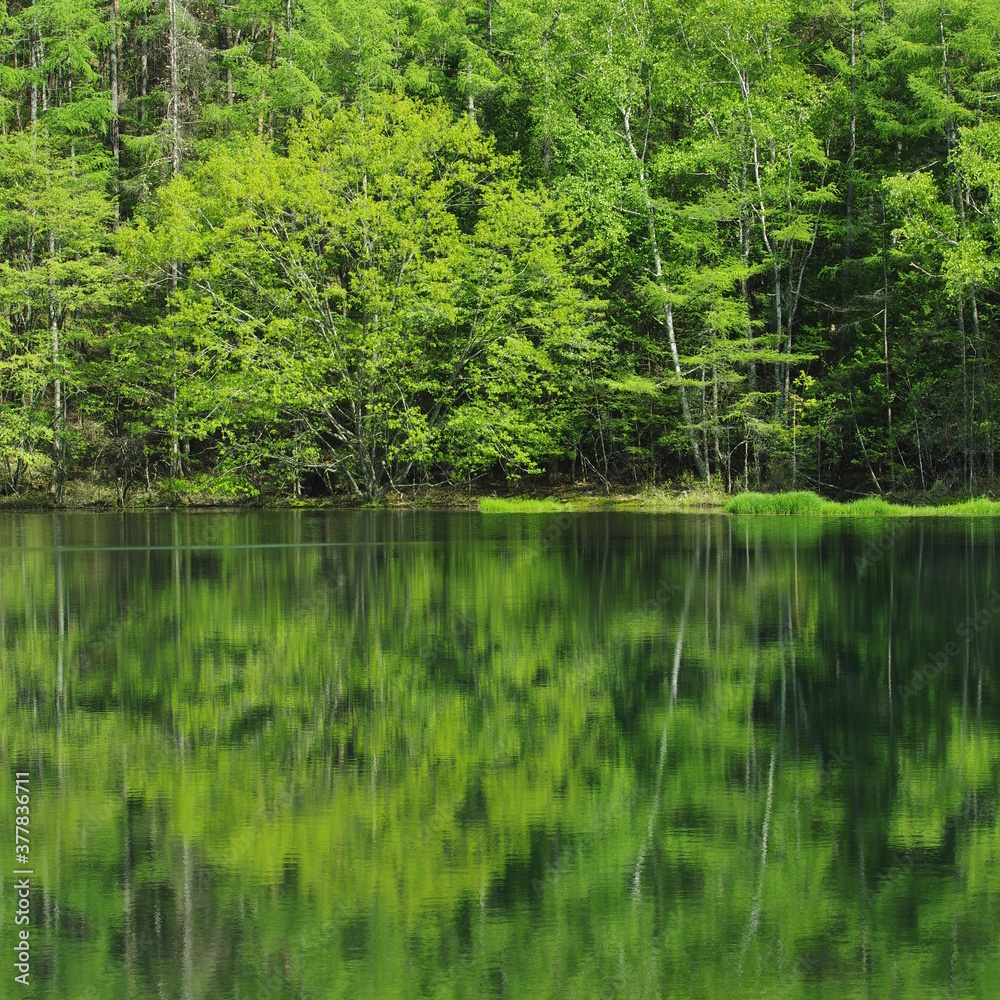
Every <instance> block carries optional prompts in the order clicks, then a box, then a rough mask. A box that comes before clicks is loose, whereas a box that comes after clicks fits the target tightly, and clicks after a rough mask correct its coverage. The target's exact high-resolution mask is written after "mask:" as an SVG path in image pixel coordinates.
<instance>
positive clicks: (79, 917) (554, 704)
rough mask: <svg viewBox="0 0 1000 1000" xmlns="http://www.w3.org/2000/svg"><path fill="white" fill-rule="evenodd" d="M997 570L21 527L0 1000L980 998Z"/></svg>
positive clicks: (994, 907)
mask: <svg viewBox="0 0 1000 1000" xmlns="http://www.w3.org/2000/svg"><path fill="white" fill-rule="evenodd" d="M997 541H998V532H997V526H996V524H995V523H994V522H993V521H991V520H989V519H980V520H974V519H973V520H958V519H920V520H918V521H891V520H875V519H867V520H864V519H855V520H847V519H839V518H791V517H789V518H747V517H742V518H741V517H731V516H724V515H697V514H671V515H658V514H648V513H624V512H614V513H578V514H564V515H559V514H555V515H544V514H536V515H515V514H502V515H501V514H497V515H483V514H479V513H470V512H447V513H441V512H433V513H431V512H366V511H365V512H342V511H337V512H331V511H322V512H317V511H281V512H262V513H219V512H210V513H201V512H192V513H149V514H144V513H137V514H125V515H115V514H89V513H66V514H56V515H46V514H5V515H3V517H2V519H0V631H2V643H0V655H2V669H0V699H2V704H3V719H4V726H3V735H2V739H0V760H2V764H3V781H2V782H0V823H2V824H3V827H4V829H5V830H6V831H7V833H6V834H5V835H4V837H3V838H2V842H3V844H4V845H5V846H4V848H3V850H4V858H3V869H4V872H3V875H2V889H0V938H2V941H3V953H4V955H5V958H4V961H3V963H2V964H3V968H2V969H0V982H2V984H3V987H2V989H0V995H2V996H8V995H9V996H15V995H16V996H26V997H46V998H50V997H51V998H59V1000H77V998H84V997H88V998H89V997H93V998H100V1000H103V998H111V997H115V998H118V997H122V998H137V997H138V998H147V997H148V998H178V1000H192V998H203V997H204V998H225V1000H228V998H234V1000H236V998H246V1000H251V998H252V1000H271V998H275V1000H276V998H286V997H287V998H289V1000H292V998H309V1000H312V998H328V997H345V998H346V997H351V998H359V997H360V998H369V997H370V998H376V997H377V998H395V997H399V998H415V997H454V998H475V997H517V998H540V997H553V998H555V997H560V998H562V997H579V998H601V1000H605V998H606V1000H610V998H616V997H623V998H624V997H628V998H646V997H648V998H655V997H683V998H697V997H711V998H716V997H718V998H725V1000H733V998H739V997H744V996H746V997H750V996H754V997H776V998H777V997H782V998H795V997H803V998H805V997H809V998H815V997H822V998H825V997H830V998H838V1000H840V998H843V997H873V998H888V997H902V998H911V997H914V998H916V997H921V998H922V997H977V998H978V997H983V998H986V997H994V996H996V995H997V992H996V991H997V986H996V984H997V983H998V982H1000V919H998V913H1000V863H998V861H1000V825H998V814H997V803H998V791H1000V726H998V723H1000V697H998V696H1000V691H998V683H997V682H998V670H997V653H998V641H997V637H998V634H1000V628H998V625H1000V619H998V618H997V616H998V614H1000V591H998V587H1000V581H998V578H997ZM19 773H20V774H25V775H28V779H27V784H26V785H22V786H21V789H22V790H23V789H25V788H27V789H28V791H27V792H24V793H23V794H26V795H28V796H29V798H30V809H29V810H28V816H29V818H30V825H28V826H27V827H26V829H27V836H28V837H29V839H30V844H29V846H30V855H28V854H27V853H25V854H22V855H18V858H17V859H15V856H14V845H13V834H12V832H11V831H13V830H14V828H15V808H16V799H15V793H16V791H18V789H17V787H16V785H15V775H16V774H19ZM7 845H11V846H9V847H8V846H7ZM15 860H17V861H18V863H17V864H16V863H15ZM25 861H26V862H27V864H26V865H25V866H24V867H25V870H31V871H32V875H31V876H30V877H29V879H28V882H29V884H30V921H29V923H28V924H27V925H26V926H27V928H28V929H29V931H30V961H29V964H30V980H29V986H28V987H27V988H24V987H23V986H20V985H17V984H15V983H14V982H13V978H14V976H15V974H16V969H15V967H14V966H15V962H16V961H17V956H16V955H15V952H14V941H15V932H16V930H18V929H20V927H19V926H18V925H15V916H16V914H17V913H18V912H19V911H18V906H19V899H20V896H19V894H18V891H17V889H16V881H15V876H13V875H12V874H11V872H13V871H14V870H15V869H17V868H18V867H19V865H20V863H21V862H25ZM991 984H992V985H991Z"/></svg>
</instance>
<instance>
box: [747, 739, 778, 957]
mask: <svg viewBox="0 0 1000 1000" xmlns="http://www.w3.org/2000/svg"><path fill="white" fill-rule="evenodd" d="M773 801H774V751H773V750H772V751H771V767H770V770H769V771H768V775H767V805H766V807H765V809H764V825H763V827H762V828H761V838H760V839H761V846H760V875H759V876H758V878H757V891H756V892H755V893H754V897H753V905H752V906H751V908H750V919H749V921H748V922H747V929H746V931H745V932H744V934H743V947H742V948H741V950H740V965H739V968H740V975H742V974H743V959H744V958H745V957H746V951H747V948H748V947H749V946H750V942H751V941H752V940H753V938H754V937H755V936H756V934H757V928H758V927H760V908H761V897H762V894H763V891H764V870H765V869H766V867H767V837H768V833H769V831H770V828H771V805H772V803H773Z"/></svg>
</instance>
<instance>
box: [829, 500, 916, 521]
mask: <svg viewBox="0 0 1000 1000" xmlns="http://www.w3.org/2000/svg"><path fill="white" fill-rule="evenodd" d="M831 503H833V504H834V506H835V507H838V508H839V510H838V511H837V512H836V513H840V514H843V515H844V516H845V517H910V516H912V515H913V514H915V513H916V511H917V508H916V507H907V506H905V505H904V504H898V503H889V501H888V500H883V499H882V498H881V497H862V498H861V499H860V500H852V501H851V502H850V503H844V504H841V503H835V502H834V501H831Z"/></svg>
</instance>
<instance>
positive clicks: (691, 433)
mask: <svg viewBox="0 0 1000 1000" xmlns="http://www.w3.org/2000/svg"><path fill="white" fill-rule="evenodd" d="M621 112H622V118H623V119H624V123H625V138H626V139H627V140H628V145H629V149H630V150H631V152H632V158H633V159H634V160H635V164H636V167H637V169H638V171H639V183H640V184H641V186H642V194H643V198H644V200H645V203H646V217H647V222H646V225H647V231H648V233H649V242H650V246H651V250H652V254H653V276H654V278H655V279H656V284H657V285H658V286H659V287H660V289H661V291H662V292H663V293H664V298H665V300H664V306H663V312H664V319H665V321H666V326H667V339H668V340H669V342H670V356H671V359H672V360H673V366H674V374H675V376H676V377H677V383H678V388H679V389H680V395H681V413H682V414H683V416H684V427H685V430H686V431H687V436H688V442H689V444H690V445H691V453H692V455H694V463H695V465H696V466H697V467H698V474H699V475H700V476H701V478H702V479H704V480H705V481H706V482H708V481H709V471H708V461H707V459H706V458H705V457H704V456H703V455H702V453H701V448H700V447H699V445H698V437H697V434H696V433H695V428H694V421H693V420H692V419H691V405H690V403H689V402H688V394H687V388H686V386H685V385H684V373H683V372H682V370H681V358H680V352H679V351H678V350H677V336H676V334H675V332H674V307H673V305H672V304H671V302H670V299H669V298H666V295H667V283H666V279H665V278H664V276H663V261H662V259H661V257H660V247H659V243H658V241H657V237H656V213H655V210H654V208H653V200H652V198H651V197H650V195H649V186H648V182H647V179H646V164H645V162H644V159H643V157H642V156H640V154H639V151H638V150H637V149H636V147H635V143H634V142H633V141H632V126H631V122H630V112H629V111H628V110H627V109H625V108H622V109H621ZM643 152H645V150H644V151H643Z"/></svg>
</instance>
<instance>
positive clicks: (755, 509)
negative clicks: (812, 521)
mask: <svg viewBox="0 0 1000 1000" xmlns="http://www.w3.org/2000/svg"><path fill="white" fill-rule="evenodd" d="M839 506H840V505H839V504H835V503H834V502H833V501H832V500H824V499H823V497H821V496H817V495H816V494H815V493H810V492H809V491H808V490H798V491H796V492H794V493H741V494H740V495H739V496H736V497H733V499H732V500H730V501H729V502H728V503H727V504H726V506H725V510H726V512H727V513H729V514H829V513H836V511H837V508H838V507H839ZM831 508H832V509H831Z"/></svg>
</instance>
